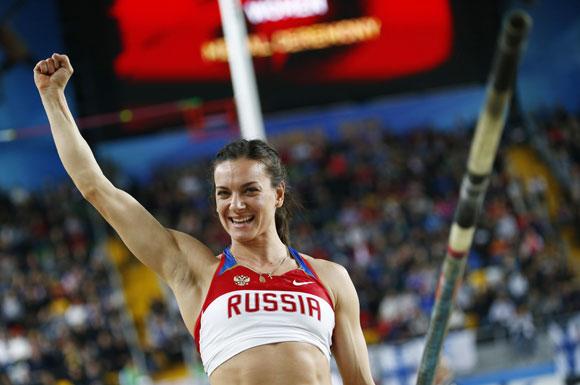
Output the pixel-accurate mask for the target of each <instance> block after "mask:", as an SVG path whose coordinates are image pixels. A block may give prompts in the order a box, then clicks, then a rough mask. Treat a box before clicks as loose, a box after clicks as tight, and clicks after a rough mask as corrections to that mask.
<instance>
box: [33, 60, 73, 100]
mask: <svg viewBox="0 0 580 385" xmlns="http://www.w3.org/2000/svg"><path fill="white" fill-rule="evenodd" d="M72 73H73V68H72V66H71V64H70V60H69V59H68V56H66V55H59V54H56V53H55V54H53V55H52V56H51V57H49V58H48V59H45V60H41V61H39V62H38V63H36V66H34V83H35V84H36V88H38V91H39V92H40V93H44V92H49V91H61V90H64V88H65V86H66V83H67V82H68V80H69V79H70V77H71V75H72Z"/></svg>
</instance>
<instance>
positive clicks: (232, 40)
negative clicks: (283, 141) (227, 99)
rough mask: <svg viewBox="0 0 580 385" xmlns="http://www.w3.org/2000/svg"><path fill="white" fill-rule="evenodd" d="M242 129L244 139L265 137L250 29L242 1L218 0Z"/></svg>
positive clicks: (263, 138)
mask: <svg viewBox="0 0 580 385" xmlns="http://www.w3.org/2000/svg"><path fill="white" fill-rule="evenodd" d="M219 7H220V14H221V18H222V27H223V31H224V37H225V40H226V47H227V51H228V63H229V66H230V74H231V77H232V84H233V88H234V98H235V101H236V109H237V113H238V120H239V122H240V131H241V133H242V137H243V138H244V139H262V140H265V139H266V132H265V129H264V122H263V119H262V111H261V108H260V98H259V96H258V87H257V85H256V76H255V74H254V67H253V65H252V57H251V55H250V50H249V48H248V32H247V30H246V24H245V19H244V13H243V10H242V6H241V4H240V0H219Z"/></svg>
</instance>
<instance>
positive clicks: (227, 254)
mask: <svg viewBox="0 0 580 385" xmlns="http://www.w3.org/2000/svg"><path fill="white" fill-rule="evenodd" d="M288 250H290V253H291V254H292V257H294V259H295V260H296V262H298V265H299V266H300V268H301V269H302V270H304V272H305V273H306V274H308V275H309V276H311V277H312V278H316V275H314V273H313V272H312V270H310V268H309V267H308V265H307V264H306V263H305V262H304V259H303V258H302V257H301V256H300V253H298V251H296V250H295V249H293V248H292V247H290V246H288ZM224 258H225V259H226V260H225V262H224V264H223V266H222V268H221V269H220V271H219V272H218V276H220V275H222V274H223V273H224V272H225V271H226V270H228V269H229V268H231V267H233V266H235V265H236V264H237V262H236V259H235V258H234V256H233V255H232V252H231V251H230V248H229V247H226V248H225V249H224Z"/></svg>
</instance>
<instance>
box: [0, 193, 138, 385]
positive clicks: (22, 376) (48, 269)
mask: <svg viewBox="0 0 580 385" xmlns="http://www.w3.org/2000/svg"><path fill="white" fill-rule="evenodd" d="M0 223H2V226H1V228H0V384H2V385H6V384H14V385H17V384H22V385H24V384H26V385H41V384H42V385H47V384H60V385H70V384H74V385H77V384H78V385H101V384H106V383H111V382H107V376H109V377H111V378H112V377H116V376H117V374H116V373H117V372H118V371H119V370H120V369H121V368H122V367H123V366H124V364H125V363H126V362H127V361H128V357H129V354H128V353H129V351H128V346H127V343H126V338H125V337H124V335H123V329H122V327H121V326H122V325H123V323H122V322H121V321H120V318H121V314H122V311H123V308H122V305H123V298H122V293H120V292H118V291H116V290H113V288H112V286H111V284H110V278H109V273H108V269H107V267H106V257H105V256H104V255H103V254H98V252H97V248H95V237H94V232H93V231H92V225H91V219H90V216H89V210H87V207H86V204H85V203H84V202H83V201H82V197H80V194H78V192H76V191H75V190H74V189H73V188H71V187H70V184H66V185H62V186H60V187H58V188H54V189H50V190H48V189H47V190H44V191H41V192H38V193H35V194H31V193H29V192H27V191H24V190H20V189H16V190H13V191H11V192H10V193H9V194H3V195H0Z"/></svg>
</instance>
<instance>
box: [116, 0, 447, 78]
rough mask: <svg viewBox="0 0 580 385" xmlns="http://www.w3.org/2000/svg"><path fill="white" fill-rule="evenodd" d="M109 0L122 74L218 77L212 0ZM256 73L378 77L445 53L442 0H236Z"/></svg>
mask: <svg viewBox="0 0 580 385" xmlns="http://www.w3.org/2000/svg"><path fill="white" fill-rule="evenodd" d="M157 3H158V2H157V1H155V0H117V1H115V3H114V5H113V6H112V8H111V12H112V15H114V17H115V18H116V19H117V22H118V26H119V29H120V38H121V41H122V47H123V48H122V52H121V53H120V54H119V55H118V57H117V59H116V62H115V69H116V73H117V74H118V75H119V76H121V77H122V78H126V79H138V80H150V81H151V80H154V81H159V80H196V81H209V80H213V81H216V80H217V81H228V79H229V70H228V66H227V52H226V45H225V42H224V39H223V34H222V28H221V21H220V15H219V9H218V5H217V2H213V1H212V2H210V1H205V0H193V1H192V0H172V1H169V3H170V4H171V6H165V7H158V6H156V5H157ZM242 6H243V10H244V14H245V16H246V21H247V27H248V34H249V45H250V50H251V53H252V55H253V56H254V58H255V59H256V61H255V67H256V71H257V73H258V74H259V75H260V76H268V75H273V74H274V75H276V76H278V77H281V78H285V79H287V80H292V81H298V82H312V81H316V82H325V81H340V80H386V79H389V78H392V77H394V76H401V75H408V74H412V73H416V72H419V71H425V70H428V69H431V68H434V67H436V66H438V65H440V64H441V63H443V62H444V61H445V60H447V59H448V58H449V56H450V54H451V44H452V41H453V39H452V38H453V30H452V25H453V24H452V16H451V9H450V5H449V0H412V1H404V2H402V1H396V0H366V1H352V0H242Z"/></svg>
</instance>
